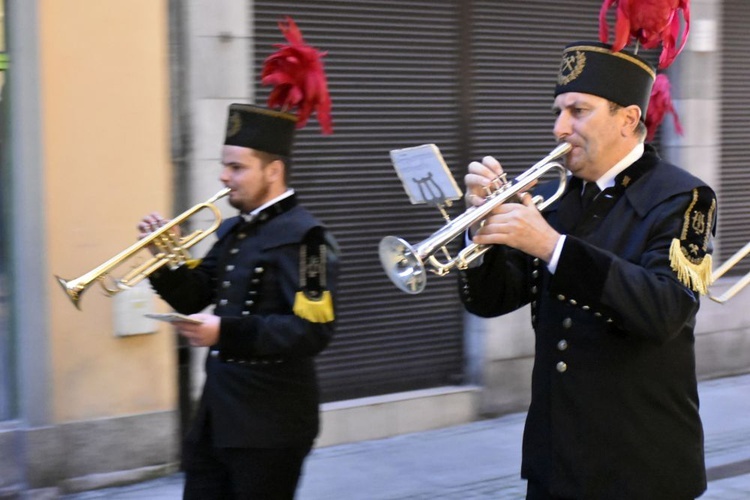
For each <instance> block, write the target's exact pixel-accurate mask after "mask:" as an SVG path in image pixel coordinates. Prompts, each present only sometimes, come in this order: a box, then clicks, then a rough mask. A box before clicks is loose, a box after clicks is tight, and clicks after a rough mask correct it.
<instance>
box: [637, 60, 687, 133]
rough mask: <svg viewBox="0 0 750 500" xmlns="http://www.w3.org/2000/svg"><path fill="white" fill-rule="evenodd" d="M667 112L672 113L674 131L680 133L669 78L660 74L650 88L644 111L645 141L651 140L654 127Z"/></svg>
mask: <svg viewBox="0 0 750 500" xmlns="http://www.w3.org/2000/svg"><path fill="white" fill-rule="evenodd" d="M667 114H671V115H672V119H673V120H674V129H675V132H677V133H678V134H680V135H682V125H681V124H680V118H679V117H678V116H677V112H676V111H675V109H674V104H672V95H671V89H670V84H669V79H668V78H667V76H666V75H664V74H660V75H657V76H656V80H655V81H654V86H653V88H652V89H651V100H650V101H649V103H648V111H647V112H646V120H645V122H646V127H647V128H648V136H647V137H646V140H647V141H651V140H652V139H653V138H654V134H656V129H658V128H659V125H661V122H662V121H663V120H664V117H665V116H666V115H667Z"/></svg>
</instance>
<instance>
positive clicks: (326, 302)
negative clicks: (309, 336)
mask: <svg viewBox="0 0 750 500" xmlns="http://www.w3.org/2000/svg"><path fill="white" fill-rule="evenodd" d="M293 311H294V314H295V315H297V316H299V317H300V318H302V319H306V320H307V321H310V322H312V323H330V322H331V321H333V318H334V315H333V300H332V299H331V292H329V291H328V290H325V291H324V292H323V294H322V295H321V297H320V298H319V299H311V298H309V297H308V296H307V295H305V293H304V292H297V294H296V295H295V296H294V308H293Z"/></svg>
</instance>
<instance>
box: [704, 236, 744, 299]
mask: <svg viewBox="0 0 750 500" xmlns="http://www.w3.org/2000/svg"><path fill="white" fill-rule="evenodd" d="M749 253H750V243H747V244H745V246H744V247H742V248H740V249H739V250H738V251H737V252H736V253H735V254H734V255H732V256H731V257H729V258H728V259H727V261H726V262H724V263H723V264H722V265H720V266H719V267H717V268H716V270H715V271H714V272H713V273H711V282H712V283H713V282H715V281H716V280H717V279H719V278H721V277H722V276H724V274H726V272H727V271H729V270H730V269H732V268H733V267H734V266H735V265H737V263H738V262H740V261H741V260H742V259H744V258H745V256H747V254H749ZM748 284H750V273H747V274H745V275H744V276H743V277H742V278H740V279H739V280H738V281H737V283H735V284H734V285H732V286H730V287H729V289H727V291H726V292H724V293H722V294H721V295H719V296H718V297H714V296H713V295H712V294H711V292H710V290H709V293H708V297H709V298H710V299H711V300H713V301H714V302H718V303H719V304H723V303H724V302H726V301H727V300H729V299H731V298H732V297H734V296H735V295H737V294H738V293H739V292H740V290H742V289H743V288H745V287H746V286H747V285H748Z"/></svg>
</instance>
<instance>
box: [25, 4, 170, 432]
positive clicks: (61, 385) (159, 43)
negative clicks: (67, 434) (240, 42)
mask: <svg viewBox="0 0 750 500" xmlns="http://www.w3.org/2000/svg"><path fill="white" fill-rule="evenodd" d="M39 13H40V38H41V40H40V60H41V70H40V74H41V80H42V81H41V89H42V103H41V106H40V109H41V112H42V117H41V120H42V124H43V126H42V135H43V141H42V144H40V148H42V149H43V158H44V160H43V162H44V169H45V175H44V178H43V179H39V181H40V182H44V190H45V192H46V196H45V198H44V199H43V200H40V203H43V204H44V211H45V214H46V236H47V250H46V253H47V259H48V261H47V262H48V268H49V270H50V273H54V274H58V275H60V276H62V277H63V278H67V279H71V278H76V277H78V276H80V275H82V274H84V273H85V272H87V271H89V270H91V269H92V268H94V267H96V266H98V265H99V264H101V263H102V262H104V261H106V260H107V259H109V258H110V257H112V256H113V255H115V254H117V253H118V252H120V251H121V250H123V249H125V248H126V247H128V246H129V245H131V244H133V243H134V242H135V241H136V229H135V226H136V224H137V222H138V220H139V219H140V218H141V216H142V215H144V214H146V213H149V212H151V211H154V210H157V211H160V212H161V213H163V214H171V212H170V210H169V207H170V206H171V205H170V203H171V196H172V181H171V179H172V166H171V163H170V142H169V141H170V134H169V53H168V49H169V45H168V17H167V15H168V12H167V1H166V0H40V2H39ZM120 274H122V271H120ZM48 289H49V297H48V299H49V304H50V335H51V341H50V355H51V358H52V359H51V360H49V361H50V365H51V366H52V370H51V381H50V382H51V386H52V387H51V395H52V397H53V405H52V409H53V414H54V416H53V418H54V420H55V421H56V422H65V421H72V420H83V419H90V418H97V417H107V416H118V415H128V414H138V413H144V412H152V411H163V410H170V409H174V408H175V407H176V400H177V393H176V387H177V381H176V367H175V366H176V365H175V363H176V360H175V353H176V349H175V343H176V339H175V337H174V334H173V332H172V331H171V330H170V329H169V327H165V326H160V327H159V330H158V331H157V332H156V333H153V334H148V335H137V336H132V337H116V336H115V335H114V329H113V316H112V313H113V306H114V300H113V299H111V298H108V297H105V296H104V294H103V293H101V292H100V289H99V287H98V285H96V286H93V287H91V289H89V290H88V291H86V292H84V294H83V295H82V300H81V307H82V310H81V311H79V310H77V309H76V308H75V307H73V305H72V304H71V303H70V301H69V300H68V298H67V297H66V295H65V294H64V293H63V291H62V290H61V288H60V287H59V285H58V284H57V283H56V280H55V279H54V277H53V276H50V285H49V288H48ZM157 304H158V301H157ZM161 308H163V306H161Z"/></svg>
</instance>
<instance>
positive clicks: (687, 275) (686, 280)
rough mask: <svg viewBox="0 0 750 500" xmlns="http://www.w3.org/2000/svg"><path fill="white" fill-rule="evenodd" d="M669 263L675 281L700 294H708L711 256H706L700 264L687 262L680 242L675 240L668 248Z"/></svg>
mask: <svg viewBox="0 0 750 500" xmlns="http://www.w3.org/2000/svg"><path fill="white" fill-rule="evenodd" d="M669 263H670V264H671V266H672V270H673V271H674V272H676V273H677V279H679V280H680V281H681V282H682V283H683V284H684V285H685V286H687V287H688V288H690V289H691V290H693V291H696V292H698V293H700V294H703V295H706V294H708V287H709V286H710V285H711V268H712V266H713V264H712V259H711V255H709V254H706V255H705V256H704V257H703V259H701V263H700V264H695V263H693V262H691V261H690V260H688V258H687V257H686V256H685V254H684V253H683V251H682V246H681V244H680V240H679V239H677V238H675V239H673V240H672V245H671V246H670V247H669Z"/></svg>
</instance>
